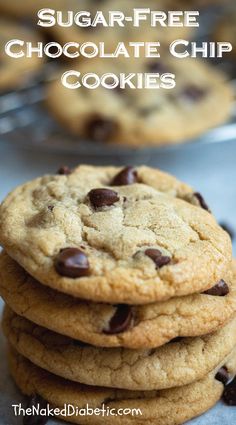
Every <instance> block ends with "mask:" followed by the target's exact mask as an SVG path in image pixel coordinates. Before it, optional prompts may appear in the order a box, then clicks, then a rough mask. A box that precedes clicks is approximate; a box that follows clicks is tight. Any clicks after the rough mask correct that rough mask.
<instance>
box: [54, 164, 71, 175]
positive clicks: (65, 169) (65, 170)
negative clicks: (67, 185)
mask: <svg viewBox="0 0 236 425" xmlns="http://www.w3.org/2000/svg"><path fill="white" fill-rule="evenodd" d="M57 174H60V175H65V176H67V175H69V174H71V169H70V168H69V167H67V166H66V165H63V166H62V167H60V168H59V170H58V171H57Z"/></svg>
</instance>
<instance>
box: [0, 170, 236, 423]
mask: <svg viewBox="0 0 236 425" xmlns="http://www.w3.org/2000/svg"><path fill="white" fill-rule="evenodd" d="M0 217H1V223H0V239H1V244H2V246H3V248H4V251H3V252H2V254H1V260H0V276H1V279H0V293H1V295H2V297H3V299H4V300H5V302H6V308H5V311H4V315H3V330H4V333H5V335H6V337H7V340H8V342H9V364H10V369H11V373H12V376H13V378H14V380H15V382H16V383H17V385H18V386H19V388H20V389H21V390H22V392H23V393H24V394H26V395H28V396H30V397H31V401H30V403H31V404H30V405H31V406H33V405H35V404H36V403H41V405H43V406H45V404H46V403H49V404H50V406H52V407H54V408H55V407H57V408H59V409H58V411H55V412H57V413H56V414H58V412H59V413H60V415H61V416H60V417H61V418H63V419H64V420H68V421H70V422H73V423H78V424H92V425H97V424H104V423H106V424H108V425H109V424H112V425H116V424H117V425H119V424H124V425H126V424H127V425H129V424H137V425H143V424H144V423H147V424H150V425H154V424H157V425H177V424H182V423H183V422H185V421H187V420H189V419H191V418H192V417H194V416H196V415H199V414H201V413H203V412H204V411H206V410H207V409H209V408H210V407H211V406H213V405H214V404H215V403H216V402H217V400H219V399H220V398H221V395H222V393H223V391H224V386H226V385H227V383H228V382H229V381H230V380H231V378H233V376H234V375H235V373H236V317H235V311H236V265H235V263H234V262H233V260H232V252H231V241H230V238H229V236H228V234H227V233H226V232H225V231H224V230H223V229H222V228H221V227H220V226H219V225H218V224H217V222H216V220H215V218H214V217H213V215H212V214H211V212H210V211H209V209H208V207H207V205H206V202H205V201H204V199H203V197H202V196H201V195H200V194H199V193H196V192H194V191H193V190H192V189H191V188H190V187H189V186H188V185H186V184H183V183H181V182H180V181H178V180H177V179H175V178H174V177H172V176H170V175H167V174H165V173H163V172H160V171H158V170H154V169H151V168H148V167H137V168H132V167H126V168H122V169H121V168H115V167H92V166H79V167H78V168H76V169H75V170H73V171H71V170H69V169H68V168H67V167H63V168H62V169H60V170H59V172H58V174H57V175H49V176H44V177H42V178H38V179H36V180H34V181H32V182H29V183H27V184H25V185H23V186H21V187H19V188H17V189H16V190H15V191H13V192H12V193H11V194H10V195H9V196H8V197H7V198H6V200H5V201H4V202H3V203H2V205H1V209H0ZM64 404H67V405H68V404H70V405H71V406H73V408H74V411H73V414H72V415H69V413H67V414H66V415H65V416H63V415H62V412H61V411H60V409H61V408H63V407H64ZM75 408H77V409H87V408H89V409H92V411H91V410H90V413H88V414H87V415H84V414H81V410H79V413H80V415H79V414H78V410H77V411H76V410H75ZM91 412H92V413H91ZM102 412H103V413H102ZM104 412H105V413H104ZM104 415H105V419H104Z"/></svg>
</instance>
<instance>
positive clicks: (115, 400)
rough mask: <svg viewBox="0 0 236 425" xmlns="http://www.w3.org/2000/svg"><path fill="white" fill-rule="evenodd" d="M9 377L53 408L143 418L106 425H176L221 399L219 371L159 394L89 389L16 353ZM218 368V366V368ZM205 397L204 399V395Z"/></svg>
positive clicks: (87, 420) (234, 358)
mask: <svg viewBox="0 0 236 425" xmlns="http://www.w3.org/2000/svg"><path fill="white" fill-rule="evenodd" d="M9 364H10V370H11V374H12V376H13V378H14V380H15V382H16V384H17V386H18V387H19V388H20V389H21V391H22V392H23V393H24V394H26V395H28V396H31V395H33V394H38V395H39V396H41V397H42V398H43V399H44V400H46V401H48V402H49V403H50V404H52V405H53V406H57V407H63V406H64V403H67V404H72V405H74V406H80V407H86V404H89V407H93V408H96V407H99V408H101V407H102V405H103V404H105V406H107V407H109V408H114V409H126V408H128V409H140V410H141V413H142V416H141V415H140V411H139V416H138V415H137V414H136V415H131V414H129V415H127V416H119V415H117V416H111V415H108V416H107V417H106V424H115V425H124V424H125V425H130V424H133V423H135V424H137V425H143V424H144V422H145V424H148V425H153V423H155V422H156V421H158V425H178V424H182V423H183V422H185V421H187V420H189V419H191V418H193V417H195V416H198V415H200V414H201V413H203V412H205V411H206V410H208V409H209V408H210V407H212V406H213V405H214V404H215V403H216V402H217V401H218V400H219V399H220V397H221V395H222V393H223V390H224V385H223V384H222V382H220V381H219V380H217V379H215V376H216V374H217V373H218V370H219V369H218V368H217V369H216V370H214V371H212V372H211V373H210V374H208V375H206V377H205V378H203V379H202V380H200V381H197V382H196V383H194V384H190V385H185V386H183V387H180V388H172V389H168V390H161V391H146V392H140V391H127V390H115V389H105V388H99V387H89V386H85V385H82V384H78V383H75V382H74V383H72V382H71V381H68V380H65V379H62V378H59V377H57V376H56V375H52V374H50V373H49V372H46V371H44V370H43V369H40V368H38V367H37V366H35V365H33V363H31V362H29V361H28V360H26V359H25V358H23V357H22V356H20V355H19V354H17V353H16V352H15V351H13V350H11V351H10V352H9ZM224 366H225V367H226V368H227V375H229V376H230V377H231V376H234V374H235V371H236V354H235V352H233V353H232V354H231V355H230V356H229V357H228V359H226V360H225V363H224ZM219 367H220V366H219ZM206 395H207V396H206ZM63 419H64V420H66V419H69V420H70V422H73V423H79V424H92V425H99V424H104V417H102V415H100V416H94V415H93V416H85V417H83V416H77V417H76V416H72V417H70V418H65V417H63Z"/></svg>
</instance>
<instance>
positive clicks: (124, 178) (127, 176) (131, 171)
mask: <svg viewBox="0 0 236 425" xmlns="http://www.w3.org/2000/svg"><path fill="white" fill-rule="evenodd" d="M137 181H138V173H137V171H136V170H135V168H133V167H126V168H124V169H123V170H121V171H120V172H119V173H118V174H117V175H116V176H115V177H114V179H113V181H112V183H111V184H112V185H113V186H125V185H129V184H134V183H136V182H137Z"/></svg>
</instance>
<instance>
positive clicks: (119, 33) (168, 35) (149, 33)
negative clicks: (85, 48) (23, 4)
mask: <svg viewBox="0 0 236 425" xmlns="http://www.w3.org/2000/svg"><path fill="white" fill-rule="evenodd" d="M180 5H181V6H182V3H180ZM180 5H178V8H177V9H179V8H180ZM135 8H150V9H151V10H160V11H166V12H167V11H168V10H176V3H175V1H173V0H160V1H159V2H158V3H157V2H156V0H148V1H146V2H145V4H144V3H143V1H142V0H137V1H135V0H130V1H129V2H127V0H102V1H99V3H97V1H94V0H82V1H80V2H79V3H78V2H77V1H76V0H70V1H69V2H67V3H66V7H65V9H64V10H65V11H64V17H65V18H64V19H65V21H67V20H68V17H67V14H66V11H68V9H69V10H72V11H74V12H75V13H76V12H77V11H78V10H85V11H89V12H90V16H89V17H87V16H85V17H82V18H81V21H82V20H84V21H86V22H87V21H88V18H89V19H90V23H91V21H93V19H94V17H95V16H96V13H97V11H98V10H99V11H102V12H103V14H104V16H105V18H106V20H107V21H108V19H109V11H112V10H113V11H116V10H117V11H121V12H123V14H124V15H125V16H133V9H135ZM149 18H150V17H149V16H148V14H147V20H143V21H142V20H141V21H140V26H139V27H135V26H134V25H133V22H129V21H126V22H125V23H124V26H119V25H118V24H115V25H114V27H106V26H103V25H101V24H98V25H96V26H93V27H91V26H84V27H81V26H77V25H73V26H71V27H62V26H59V25H56V26H55V27H52V28H51V31H52V34H53V38H54V39H56V40H58V41H59V42H61V43H63V44H65V43H68V42H71V41H76V42H79V43H81V44H82V43H84V42H86V41H92V42H94V43H99V42H105V44H106V47H107V48H108V49H109V47H110V48H114V47H115V46H116V45H117V43H119V42H120V41H123V42H132V41H146V40H147V41H160V42H162V43H170V42H171V41H173V40H174V39H175V38H183V37H187V36H189V35H190V33H191V32H193V31H192V30H194V28H190V27H184V26H183V27H173V26H172V27H170V26H169V27H168V26H166V27H162V26H161V25H160V24H158V23H157V25H156V27H152V26H151V24H150V19H149ZM86 25H87V24H86ZM88 25H89V23H88Z"/></svg>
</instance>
